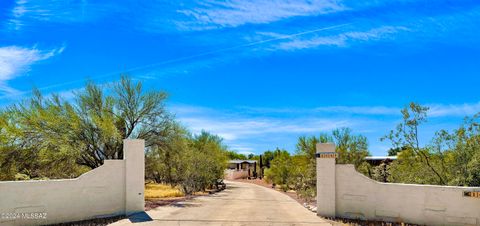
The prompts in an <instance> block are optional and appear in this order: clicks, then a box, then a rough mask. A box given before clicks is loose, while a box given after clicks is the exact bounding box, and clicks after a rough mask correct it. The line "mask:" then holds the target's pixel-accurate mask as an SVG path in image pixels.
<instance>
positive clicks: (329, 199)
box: [317, 143, 336, 217]
mask: <svg viewBox="0 0 480 226" xmlns="http://www.w3.org/2000/svg"><path fill="white" fill-rule="evenodd" d="M335 157H336V153H335V144H331V143H325V144H317V215H318V216H323V217H335V213H336V212H335Z"/></svg>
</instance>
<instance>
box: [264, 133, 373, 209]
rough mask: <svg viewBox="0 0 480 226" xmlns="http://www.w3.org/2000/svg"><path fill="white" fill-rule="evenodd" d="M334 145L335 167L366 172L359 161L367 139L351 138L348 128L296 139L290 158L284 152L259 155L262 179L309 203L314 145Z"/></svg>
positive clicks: (312, 189)
mask: <svg viewBox="0 0 480 226" xmlns="http://www.w3.org/2000/svg"><path fill="white" fill-rule="evenodd" d="M328 142H334V143H336V144H337V146H336V149H337V150H336V151H337V152H338V153H339V158H338V159H337V162H338V163H341V164H354V165H355V166H356V167H357V169H367V168H368V166H366V165H367V163H366V162H365V161H364V160H363V159H364V158H365V157H366V156H368V155H369V153H368V151H367V150H368V143H367V138H366V137H364V136H362V135H355V134H353V133H352V131H351V130H350V129H349V128H341V129H336V130H334V131H333V132H332V133H331V134H326V133H324V134H321V135H320V136H318V137H316V136H309V137H305V136H304V137H300V138H299V139H298V142H297V145H296V151H295V154H294V155H290V153H289V152H288V151H286V150H279V149H277V150H275V151H273V152H272V151H267V152H265V153H264V154H263V156H265V159H266V166H267V169H266V170H265V179H267V181H269V182H272V183H275V184H276V185H279V186H281V188H282V190H284V191H287V190H290V189H293V190H295V191H297V194H298V195H299V196H300V197H301V198H303V199H305V200H310V199H313V198H315V197H316V183H317V179H316V178H317V177H316V157H315V154H316V145H317V144H318V143H328Z"/></svg>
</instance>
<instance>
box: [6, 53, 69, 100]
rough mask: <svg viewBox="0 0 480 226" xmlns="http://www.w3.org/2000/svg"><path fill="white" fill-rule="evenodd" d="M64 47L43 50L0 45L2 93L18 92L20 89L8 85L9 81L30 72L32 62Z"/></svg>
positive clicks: (46, 57) (11, 93) (51, 55)
mask: <svg viewBox="0 0 480 226" xmlns="http://www.w3.org/2000/svg"><path fill="white" fill-rule="evenodd" d="M64 49H65V48H64V47H62V48H59V49H53V50H48V51H42V50H39V49H37V48H35V47H34V48H31V49H29V48H23V47H18V46H7V47H0V93H4V94H7V95H15V94H18V93H19V91H17V90H15V89H14V88H12V87H10V86H8V84H7V82H8V81H10V80H12V79H15V78H16V77H18V76H21V75H23V74H24V73H26V72H28V71H29V70H30V66H31V65H32V64H34V63H36V62H38V61H42V60H46V59H48V58H50V57H53V56H55V55H57V54H60V53H62V52H63V50H64Z"/></svg>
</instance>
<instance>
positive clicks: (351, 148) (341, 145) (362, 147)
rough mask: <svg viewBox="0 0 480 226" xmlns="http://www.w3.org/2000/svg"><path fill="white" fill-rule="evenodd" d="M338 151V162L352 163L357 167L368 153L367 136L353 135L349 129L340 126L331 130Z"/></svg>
mask: <svg viewBox="0 0 480 226" xmlns="http://www.w3.org/2000/svg"><path fill="white" fill-rule="evenodd" d="M332 134H333V138H334V140H335V144H336V151H337V153H338V158H337V163H338V164H353V165H355V167H356V168H358V167H359V166H360V165H361V164H362V163H364V162H365V157H367V156H368V155H369V152H368V142H367V138H366V137H364V136H362V135H353V134H352V131H351V129H349V128H341V129H335V130H333V132H332Z"/></svg>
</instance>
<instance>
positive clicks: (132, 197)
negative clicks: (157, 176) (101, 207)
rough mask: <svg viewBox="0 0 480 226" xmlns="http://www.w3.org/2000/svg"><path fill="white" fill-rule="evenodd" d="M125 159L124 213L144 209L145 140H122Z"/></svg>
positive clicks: (132, 212) (127, 213)
mask: <svg viewBox="0 0 480 226" xmlns="http://www.w3.org/2000/svg"><path fill="white" fill-rule="evenodd" d="M123 156H124V161H125V214H126V215H130V214H134V213H138V212H143V211H144V210H145V198H144V197H145V195H144V192H145V141H144V140H129V139H125V140H123Z"/></svg>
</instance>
